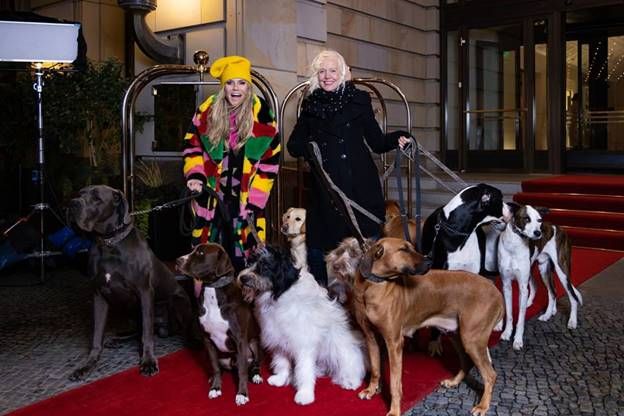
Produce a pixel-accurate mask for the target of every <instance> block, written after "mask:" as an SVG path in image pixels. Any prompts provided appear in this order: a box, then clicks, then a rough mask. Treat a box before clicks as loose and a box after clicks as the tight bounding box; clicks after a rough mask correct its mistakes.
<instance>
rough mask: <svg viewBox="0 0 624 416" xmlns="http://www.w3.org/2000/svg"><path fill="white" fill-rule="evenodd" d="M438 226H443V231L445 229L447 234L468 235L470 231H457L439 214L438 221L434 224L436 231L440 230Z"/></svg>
mask: <svg viewBox="0 0 624 416" xmlns="http://www.w3.org/2000/svg"><path fill="white" fill-rule="evenodd" d="M440 228H443V229H444V231H446V232H447V233H449V234H455V235H460V236H462V237H468V236H469V235H470V233H465V232H463V231H457V230H456V229H454V228H453V227H451V226H450V225H448V224H447V223H446V221H444V219H443V218H442V215H441V214H438V223H437V224H436V225H435V230H436V233H437V232H438V231H439V230H440Z"/></svg>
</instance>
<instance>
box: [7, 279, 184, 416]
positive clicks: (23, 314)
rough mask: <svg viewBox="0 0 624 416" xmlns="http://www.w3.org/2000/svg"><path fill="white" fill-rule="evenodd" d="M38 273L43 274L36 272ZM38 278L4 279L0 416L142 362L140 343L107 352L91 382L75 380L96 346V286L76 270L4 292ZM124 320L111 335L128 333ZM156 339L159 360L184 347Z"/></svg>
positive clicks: (114, 322)
mask: <svg viewBox="0 0 624 416" xmlns="http://www.w3.org/2000/svg"><path fill="white" fill-rule="evenodd" d="M35 272H36V273H38V269H35ZM37 280H38V275H37V276H34V275H33V273H32V272H28V271H26V272H17V273H12V274H10V275H8V276H7V275H5V274H1V275H0V286H1V287H0V414H5V413H7V412H9V411H11V410H14V409H17V408H20V407H22V406H25V405H27V404H29V403H33V402H36V401H39V400H42V399H44V398H47V397H50V396H52V395H55V394H57V393H60V392H62V391H65V390H69V389H72V388H75V387H78V386H80V385H82V384H84V383H85V382H90V381H94V380H97V379H100V378H103V377H106V376H109V375H111V374H114V373H117V372H119V371H122V370H125V369H127V368H130V367H136V368H137V371H138V363H139V345H138V344H139V342H138V338H135V339H131V340H129V341H125V342H123V343H120V345H119V347H118V348H114V349H113V348H104V351H103V352H102V356H101V358H100V361H99V363H98V366H97V367H96V369H95V370H94V371H93V372H92V373H91V374H90V375H89V377H88V378H87V379H86V380H85V382H71V381H69V375H70V374H71V372H72V371H73V370H75V369H76V368H77V366H78V365H80V364H82V363H84V362H85V361H86V358H87V354H88V352H89V347H90V343H91V327H92V321H91V319H92V315H93V313H92V311H91V308H92V301H91V286H90V284H89V281H88V280H87V278H86V277H84V276H83V275H81V274H80V273H79V272H77V271H76V270H75V269H71V268H64V269H58V270H52V271H50V272H48V274H47V276H46V281H45V282H44V283H43V284H42V285H34V286H30V287H4V286H6V285H24V284H26V285H27V284H29V283H30V282H36V281H37ZM122 322H127V319H126V320H122V319H121V316H115V315H112V316H110V317H109V324H108V326H107V332H106V335H107V336H109V337H110V336H111V335H114V334H115V333H119V332H123V331H127V330H128V328H129V327H128V326H127V324H123V323H122ZM154 339H155V344H154V347H155V352H156V355H157V356H158V357H160V356H162V355H165V354H169V353H171V352H173V351H176V350H178V349H180V348H181V347H182V344H183V343H182V339H181V338H180V337H178V336H172V337H169V338H159V337H158V336H155V337H154Z"/></svg>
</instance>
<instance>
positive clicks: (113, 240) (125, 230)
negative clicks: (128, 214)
mask: <svg viewBox="0 0 624 416" xmlns="http://www.w3.org/2000/svg"><path fill="white" fill-rule="evenodd" d="M120 230H122V232H120V233H119V234H116V233H118V232H119V231H120ZM132 230H134V227H132V222H130V223H128V224H126V223H124V224H122V226H121V227H119V228H117V229H116V230H115V231H113V235H112V236H111V237H109V238H105V237H100V240H101V241H102V242H103V243H104V244H105V245H107V246H109V247H112V246H114V245H115V244H117V243H119V242H120V241H123V240H124V239H125V238H126V237H128V235H129V234H130V232H131V231H132Z"/></svg>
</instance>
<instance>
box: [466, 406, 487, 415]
mask: <svg viewBox="0 0 624 416" xmlns="http://www.w3.org/2000/svg"><path fill="white" fill-rule="evenodd" d="M487 411H488V409H487V408H484V407H483V406H475V407H473V408H472V410H471V411H470V414H471V415H472V416H485V415H486V414H487Z"/></svg>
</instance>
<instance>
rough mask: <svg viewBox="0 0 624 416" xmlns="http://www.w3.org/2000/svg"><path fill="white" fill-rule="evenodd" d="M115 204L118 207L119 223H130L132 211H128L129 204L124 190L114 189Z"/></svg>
mask: <svg viewBox="0 0 624 416" xmlns="http://www.w3.org/2000/svg"><path fill="white" fill-rule="evenodd" d="M113 205H114V206H115V207H116V208H117V209H116V211H117V224H118V225H122V224H129V223H130V219H131V218H130V212H128V205H127V204H126V198H125V197H124V194H123V192H121V191H119V190H117V189H115V190H114V191H113Z"/></svg>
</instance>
